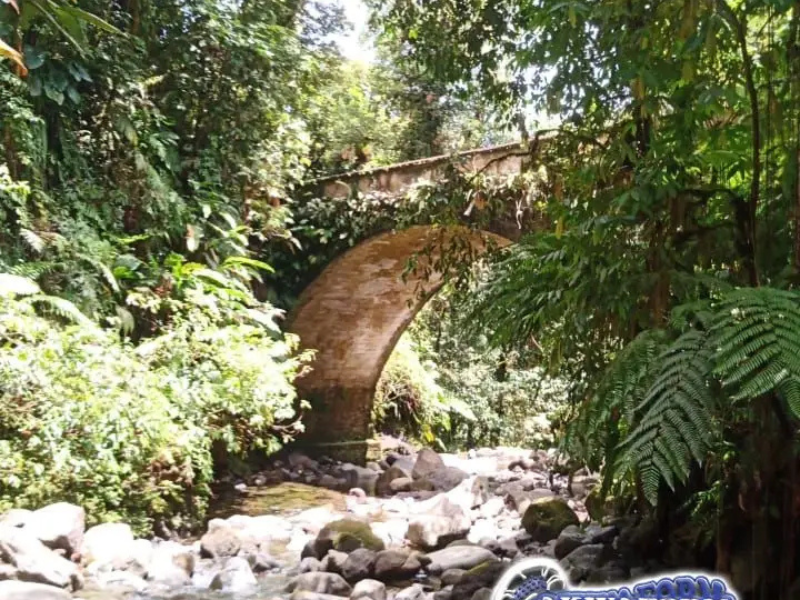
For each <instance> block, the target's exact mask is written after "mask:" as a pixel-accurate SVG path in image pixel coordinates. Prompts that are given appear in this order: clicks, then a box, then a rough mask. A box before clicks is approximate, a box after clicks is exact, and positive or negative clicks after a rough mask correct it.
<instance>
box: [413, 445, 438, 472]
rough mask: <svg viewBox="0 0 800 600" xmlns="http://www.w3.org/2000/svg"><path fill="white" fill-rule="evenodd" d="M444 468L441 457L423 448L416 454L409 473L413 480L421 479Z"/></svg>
mask: <svg viewBox="0 0 800 600" xmlns="http://www.w3.org/2000/svg"><path fill="white" fill-rule="evenodd" d="M444 466H445V464H444V461H443V460H442V457H441V456H439V455H438V454H437V453H436V452H434V451H433V450H431V449H430V448H423V449H421V450H420V451H419V453H418V454H417V460H416V462H415V463H414V469H413V470H412V471H411V477H413V478H414V479H421V478H423V477H427V476H428V475H430V474H431V473H433V472H434V471H437V470H439V469H443V468H444Z"/></svg>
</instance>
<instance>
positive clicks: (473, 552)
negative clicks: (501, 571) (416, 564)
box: [428, 545, 497, 574]
mask: <svg viewBox="0 0 800 600" xmlns="http://www.w3.org/2000/svg"><path fill="white" fill-rule="evenodd" d="M428 559H430V561H431V563H430V565H428V571H429V572H430V573H433V574H438V573H443V572H444V571H447V570H449V569H463V570H465V571H466V570H469V569H471V568H473V567H477V566H478V565H482V564H483V563H485V562H492V561H496V560H497V557H496V556H495V555H494V553H493V552H490V551H489V550H486V549H485V548H481V547H480V546H467V545H458V546H450V547H448V548H443V549H442V550H437V551H436V552H431V553H430V554H428Z"/></svg>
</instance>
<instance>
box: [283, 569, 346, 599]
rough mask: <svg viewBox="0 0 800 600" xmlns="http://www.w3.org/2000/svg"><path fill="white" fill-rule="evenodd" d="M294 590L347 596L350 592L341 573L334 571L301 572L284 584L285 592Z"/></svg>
mask: <svg viewBox="0 0 800 600" xmlns="http://www.w3.org/2000/svg"><path fill="white" fill-rule="evenodd" d="M296 590H300V591H308V592H317V593H320V594H333V595H334V596H349V595H350V593H351V592H352V588H351V587H350V584H349V583H347V582H346V581H345V580H344V579H343V578H342V576H341V575H337V574H336V573H323V572H322V571H319V572H316V573H303V574H302V575H298V576H297V577H295V578H294V579H292V580H291V581H290V582H289V583H288V584H287V585H286V591H287V592H294V591H296Z"/></svg>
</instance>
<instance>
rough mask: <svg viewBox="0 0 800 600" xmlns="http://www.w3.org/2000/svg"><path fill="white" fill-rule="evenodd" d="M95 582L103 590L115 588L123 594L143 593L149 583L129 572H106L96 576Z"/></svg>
mask: <svg viewBox="0 0 800 600" xmlns="http://www.w3.org/2000/svg"><path fill="white" fill-rule="evenodd" d="M94 581H95V582H96V584H97V585H99V586H100V588H102V589H103V590H107V589H109V588H114V589H115V590H119V591H120V592H123V593H130V592H136V593H139V592H143V591H145V590H146V589H147V587H148V583H147V581H145V579H144V578H143V577H141V576H140V575H137V574H135V573H130V572H128V571H104V572H100V573H98V574H97V575H96V576H95V579H94Z"/></svg>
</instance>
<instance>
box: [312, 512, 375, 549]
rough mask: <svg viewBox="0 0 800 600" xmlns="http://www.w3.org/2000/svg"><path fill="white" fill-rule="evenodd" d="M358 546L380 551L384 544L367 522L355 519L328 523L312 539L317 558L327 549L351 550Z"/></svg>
mask: <svg viewBox="0 0 800 600" xmlns="http://www.w3.org/2000/svg"><path fill="white" fill-rule="evenodd" d="M358 548H366V549H367V550H372V551H374V552H380V551H381V550H383V549H384V548H385V545H384V543H383V540H382V539H380V538H379V537H378V536H376V535H375V534H374V533H373V532H372V529H371V528H370V526H369V523H364V522H363V521H356V520H355V519H340V520H338V521H333V522H332V523H328V524H327V525H325V527H323V528H322V530H321V531H320V532H319V535H317V539H316V540H314V553H315V556H316V557H317V558H322V557H324V556H325V555H326V554H327V553H328V550H338V551H340V552H352V551H353V550H357V549H358Z"/></svg>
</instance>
